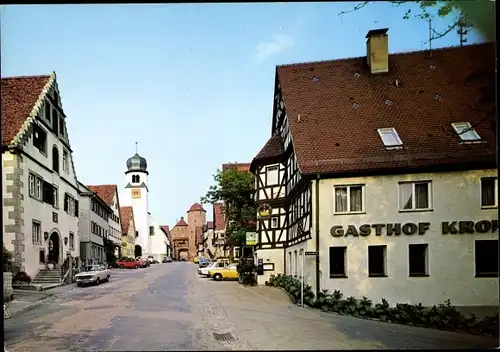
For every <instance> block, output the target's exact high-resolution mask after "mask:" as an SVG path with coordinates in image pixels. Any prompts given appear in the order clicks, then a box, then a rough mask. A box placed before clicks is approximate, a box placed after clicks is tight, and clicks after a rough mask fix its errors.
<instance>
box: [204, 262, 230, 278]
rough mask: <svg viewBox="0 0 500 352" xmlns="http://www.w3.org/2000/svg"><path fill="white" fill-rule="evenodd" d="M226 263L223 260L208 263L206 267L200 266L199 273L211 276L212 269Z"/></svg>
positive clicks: (222, 266) (223, 265) (221, 266)
mask: <svg viewBox="0 0 500 352" xmlns="http://www.w3.org/2000/svg"><path fill="white" fill-rule="evenodd" d="M225 266H226V265H225V264H224V263H221V262H213V263H210V264H208V265H207V266H206V267H203V268H202V267H199V268H198V274H199V275H202V276H207V277H210V274H209V273H210V270H213V269H217V268H224V267H225Z"/></svg>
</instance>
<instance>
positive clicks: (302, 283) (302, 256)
mask: <svg viewBox="0 0 500 352" xmlns="http://www.w3.org/2000/svg"><path fill="white" fill-rule="evenodd" d="M300 257H301V266H302V268H301V271H302V273H301V275H300V305H301V306H302V307H304V249H301V250H300Z"/></svg>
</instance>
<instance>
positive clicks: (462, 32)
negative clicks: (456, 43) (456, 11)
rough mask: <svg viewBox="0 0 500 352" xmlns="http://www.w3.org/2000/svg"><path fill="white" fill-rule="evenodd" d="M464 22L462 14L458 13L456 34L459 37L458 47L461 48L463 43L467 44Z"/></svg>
mask: <svg viewBox="0 0 500 352" xmlns="http://www.w3.org/2000/svg"><path fill="white" fill-rule="evenodd" d="M465 27H466V25H465V20H464V14H463V12H460V17H459V18H458V29H457V33H458V35H459V36H460V46H463V45H464V43H467V38H465V35H466V34H467V32H468V30H466V29H465Z"/></svg>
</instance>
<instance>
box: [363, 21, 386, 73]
mask: <svg viewBox="0 0 500 352" xmlns="http://www.w3.org/2000/svg"><path fill="white" fill-rule="evenodd" d="M388 30H389V28H381V29H372V30H370V31H368V34H366V38H367V41H366V63H367V64H368V66H369V67H370V72H371V73H372V74H376V73H385V72H389V36H388V35H387V31H388Z"/></svg>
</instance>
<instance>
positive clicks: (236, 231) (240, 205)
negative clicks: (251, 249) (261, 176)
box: [201, 168, 257, 249]
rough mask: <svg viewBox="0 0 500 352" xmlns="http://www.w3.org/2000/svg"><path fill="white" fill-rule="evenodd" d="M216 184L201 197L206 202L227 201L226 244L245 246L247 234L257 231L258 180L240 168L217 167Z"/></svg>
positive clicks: (225, 212) (225, 203)
mask: <svg viewBox="0 0 500 352" xmlns="http://www.w3.org/2000/svg"><path fill="white" fill-rule="evenodd" d="M214 181H215V184H214V185H212V186H210V188H209V189H208V192H207V194H206V195H205V196H204V197H202V198H201V202H202V203H203V204H207V203H211V204H213V203H218V202H224V208H223V209H224V214H225V216H226V220H227V224H228V226H227V228H226V236H225V246H226V247H229V248H231V249H232V248H234V247H235V246H244V245H245V240H246V233H247V232H249V231H255V223H256V216H257V207H256V205H255V201H254V200H253V193H254V179H253V175H252V174H251V173H249V172H247V171H238V170H237V169H236V168H228V169H226V170H223V171H222V170H217V172H216V174H215V175H214Z"/></svg>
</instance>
